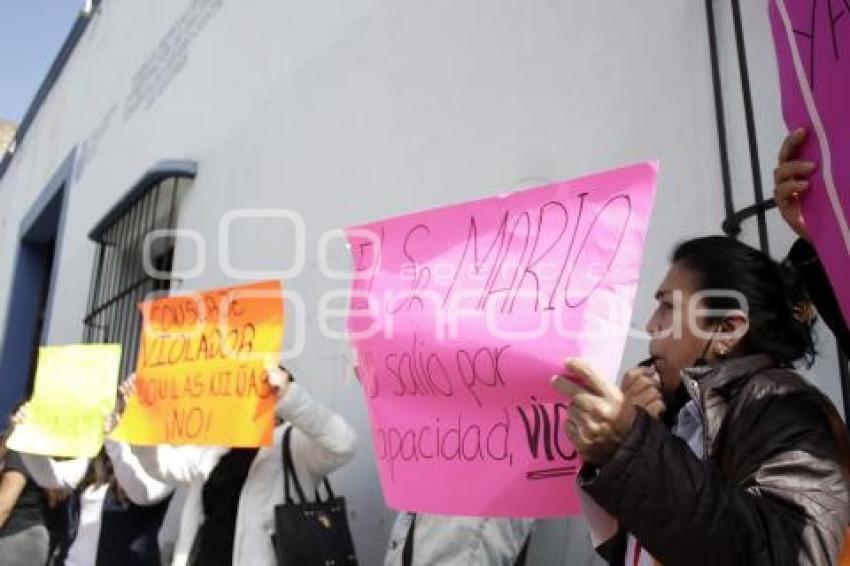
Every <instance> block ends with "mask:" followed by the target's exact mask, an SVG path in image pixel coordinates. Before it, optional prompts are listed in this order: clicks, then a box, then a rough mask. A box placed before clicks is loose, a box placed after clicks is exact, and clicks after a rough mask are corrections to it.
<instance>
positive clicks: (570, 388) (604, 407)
mask: <svg viewBox="0 0 850 566" xmlns="http://www.w3.org/2000/svg"><path fill="white" fill-rule="evenodd" d="M565 367H566V370H567V375H557V376H555V377H553V378H552V386H553V387H554V388H555V389H557V390H558V391H560V392H561V393H563V394H564V395H567V396H568V397H570V398H571V399H572V403H571V404H570V416H569V420H568V422H567V435H568V436H569V437H570V440H571V441H572V443H573V446H575V448H576V450H578V452H579V453H580V454H581V456H582V458H584V460H585V461H587V462H590V463H592V464H604V463H605V462H607V461H608V460H609V459H610V458H611V456H613V455H614V453H615V452H616V451H617V449H618V448H619V447H620V445H621V444H622V443H623V441H624V440H625V438H626V436H627V435H628V433H629V432H630V431H631V429H632V425H633V424H634V421H635V417H636V414H637V412H636V409H635V407H634V405H633V404H632V403H631V402H629V401H628V400H627V399H626V397H625V395H624V394H623V392H622V391H621V390H620V388H619V387H617V386H616V385H614V384H613V383H611V382H609V381H608V380H607V379H605V377H604V376H603V375H602V374H600V373H599V372H598V371H597V370H596V369H595V368H593V367H592V366H590V365H589V364H588V363H587V362H585V361H584V360H580V359H570V360H567V361H566V363H565Z"/></svg>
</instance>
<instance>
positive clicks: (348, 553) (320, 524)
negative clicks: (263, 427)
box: [274, 426, 357, 566]
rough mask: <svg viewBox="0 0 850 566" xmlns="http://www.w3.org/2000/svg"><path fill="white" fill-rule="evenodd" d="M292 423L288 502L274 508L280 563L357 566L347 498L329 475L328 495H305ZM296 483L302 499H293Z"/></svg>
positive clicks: (287, 440)
mask: <svg viewBox="0 0 850 566" xmlns="http://www.w3.org/2000/svg"><path fill="white" fill-rule="evenodd" d="M291 433H292V427H291V426H290V427H289V428H288V429H287V430H286V432H285V433H284V435H283V449H282V450H281V452H282V453H283V493H284V502H283V504H282V505H277V506H276V507H275V509H274V518H275V536H274V546H275V553H276V554H277V563H278V565H279V566H356V565H357V556H356V555H355V552H354V541H353V540H352V539H351V531H350V530H349V528H348V515H347V514H346V510H345V499H344V498H342V497H336V496H335V495H334V492H333V490H332V489H331V484H330V482H328V480H327V478H325V481H324V486H325V489H326V490H327V493H328V496H327V498H326V499H325V500H324V501H322V499H321V497H320V496H319V490H318V488H317V489H316V500H315V502H309V501H307V499H306V498H305V497H304V490H303V489H302V488H301V482H299V481H298V476H297V475H296V474H295V466H294V465H293V464H292V449H291ZM290 483H292V484H294V485H295V492H296V494H297V497H298V501H296V500H295V499H293V497H292V493H291V491H290Z"/></svg>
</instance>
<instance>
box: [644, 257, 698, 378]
mask: <svg viewBox="0 0 850 566" xmlns="http://www.w3.org/2000/svg"><path fill="white" fill-rule="evenodd" d="M697 281H698V279H697V277H696V274H695V273H694V272H693V271H691V270H690V269H688V268H687V267H684V266H682V265H680V264H675V263H674V264H671V265H670V269H669V270H668V271H667V275H666V276H665V277H664V280H663V281H662V282H661V284H660V285H659V286H658V290H657V291H656V292H655V300H656V301H657V306H656V308H655V312H653V313H652V316H651V317H650V319H649V322H648V323H647V325H646V331H647V332H648V333H649V335H650V342H649V354H650V355H651V356H652V357H653V358H654V362H655V367H656V369H657V370H658V373H659V375H660V376H661V384H662V388H663V390H664V393H666V394H672V393H673V392H674V391H675V390H676V389H677V388H678V387H679V383H680V382H681V379H682V378H681V372H682V370H684V369H685V368H688V367H691V366H693V365H694V362H695V361H696V360H697V359H699V358H700V357H701V356H703V355H705V356H706V357H707V358H708V359H709V361H711V359H710V356H711V353H710V352H706V351H705V350H706V347H707V346H708V344H709V342H710V340H711V338H710V333H711V329H710V328H707V326H708V325H707V324H706V321H705V318H704V317H701V316H699V315H700V312H699V311H700V310H701V309H703V308H704V304H703V301H702V299H701V297H700V295H699V293H698V285H697Z"/></svg>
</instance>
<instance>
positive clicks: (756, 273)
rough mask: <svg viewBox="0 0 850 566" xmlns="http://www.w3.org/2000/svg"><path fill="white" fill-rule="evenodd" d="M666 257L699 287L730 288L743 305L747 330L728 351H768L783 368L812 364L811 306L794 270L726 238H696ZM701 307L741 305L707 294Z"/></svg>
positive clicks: (741, 352)
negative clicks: (802, 363) (742, 299)
mask: <svg viewBox="0 0 850 566" xmlns="http://www.w3.org/2000/svg"><path fill="white" fill-rule="evenodd" d="M671 261H672V262H673V263H674V264H678V265H680V266H682V267H685V268H686V269H688V270H690V271H691V272H692V273H694V274H695V276H696V280H697V286H698V290H700V291H706V290H731V291H736V292H738V293H740V294H741V295H743V296H744V297H745V298H746V300H747V303H748V305H747V306H748V309H749V310H748V312H747V316H748V317H749V321H750V322H749V324H750V325H749V330H748V331H747V333H746V335H744V337H743V338H742V339H741V341H740V342H739V343H738V346H736V348H735V351H734V352H733V355H748V354H757V353H763V354H769V355H771V356H773V358H774V359H775V360H776V362H777V363H778V364H780V365H782V366H786V367H791V366H793V365H794V364H795V363H796V362H798V361H800V360H804V361H805V363H806V364H807V365H808V366H811V365H812V364H813V363H814V359H815V354H816V352H815V346H814V338H813V336H812V321H811V320H810V318H809V317H807V316H805V315H804V314H801V313H805V312H808V311H809V310H810V308H809V307H808V305H810V303H809V301H808V299H807V297H806V295H805V292H804V291H803V288H802V286H801V285H800V283H799V280H798V278H797V277H796V274H795V273H794V271H793V270H792V269H789V268H788V267H786V266H783V265H780V264H779V263H777V262H776V261H774V260H773V259H771V258H770V257H769V256H768V255H767V254H764V253H762V252H760V251H759V250H757V249H755V248H751V247H750V246H748V245H746V244H743V243H741V242H739V241H737V240H733V239H732V238H727V237H725V236H708V237H704V238H695V239H693V240H688V241H686V242H683V243H681V244H679V245H678V246H677V247H676V249H675V250H674V251H673V254H672V257H671ZM704 301H705V306H706V307H707V308H709V309H712V310H718V311H721V312H722V311H724V310H733V309H739V308H741V305H740V304H738V301H737V299H736V298H734V297H731V296H730V297H727V296H719V297H717V296H707V297H706V298H705V299H704Z"/></svg>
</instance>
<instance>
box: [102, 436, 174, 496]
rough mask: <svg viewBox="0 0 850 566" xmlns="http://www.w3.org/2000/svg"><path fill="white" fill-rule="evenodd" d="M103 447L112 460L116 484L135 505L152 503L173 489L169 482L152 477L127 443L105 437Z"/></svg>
mask: <svg viewBox="0 0 850 566" xmlns="http://www.w3.org/2000/svg"><path fill="white" fill-rule="evenodd" d="M104 447H105V448H106V453H107V455H108V456H109V459H110V460H111V461H112V468H113V470H114V471H115V479H117V480H118V485H120V486H121V489H123V490H124V493H126V494H127V498H128V499H129V500H130V501H132V502H133V503H135V504H136V505H154V504H156V503H159V502H160V501H163V500H164V499H165V498H166V497H168V496H169V495H171V492H172V491H174V488H173V486H172V485H171V484H168V483H165V482H160V481H157V480H155V479H154V478H152V477H151V476H150V474H148V473H147V472H146V471H145V470H144V468H143V467H142V464H141V462H139V459H138V457H137V456H136V455H135V454H133V452H132V450H130V447H129V446H128V445H127V444H124V443H123V442H116V441H114V440H109V439H107V440H106V442H105V443H104Z"/></svg>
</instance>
